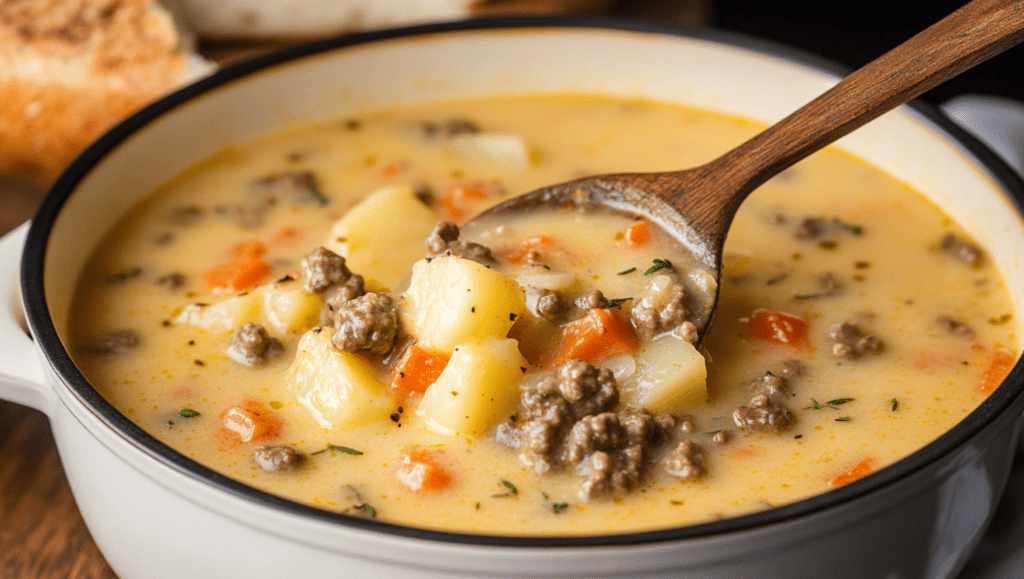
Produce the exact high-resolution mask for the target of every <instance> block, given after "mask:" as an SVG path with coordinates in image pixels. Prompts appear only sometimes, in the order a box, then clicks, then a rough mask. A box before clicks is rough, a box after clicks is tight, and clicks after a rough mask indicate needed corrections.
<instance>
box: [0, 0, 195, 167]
mask: <svg viewBox="0 0 1024 579" xmlns="http://www.w3.org/2000/svg"><path fill="white" fill-rule="evenodd" d="M190 42H191V39H190V37H189V36H188V35H187V34H185V33H183V32H182V30H181V29H180V28H179V27H178V26H177V23H176V22H175V21H174V19H173V17H172V16H171V14H170V13H169V12H168V11H166V10H165V9H164V8H162V7H161V6H159V5H158V4H156V2H155V0H3V1H0V95H2V98H0V173H2V174H4V175H5V176H8V177H11V178H14V179H17V180H20V181H25V182H28V183H31V184H34V185H36V186H38V187H47V186H48V185H49V184H50V183H52V181H53V180H54V179H55V178H56V177H57V175H59V174H60V172H61V171H62V170H63V169H64V168H65V167H66V166H67V164H68V163H69V162H70V161H71V160H72V159H73V158H74V157H75V155H77V154H78V153H79V152H80V151H81V150H82V149H84V148H85V147H86V146H87V145H88V144H89V143H90V142H92V141H93V140H94V139H96V138H97V137H98V136H99V135H100V134H101V133H103V132H104V131H105V130H107V129H108V128H109V127H111V126H112V125H113V124H115V123H116V122H117V121H119V120H121V119H123V118H124V117H126V116H127V115H129V114H130V113H132V112H134V111H135V110H137V109H139V108H141V107H142V106H143V105H145V104H146V103H148V102H150V101H151V100H153V99H155V98H157V97H159V96H161V95H163V94H165V93H167V92H168V91H170V90H171V89H172V88H174V87H176V86H178V85H180V84H183V83H185V82H187V81H189V80H192V79H194V78H197V77H198V76H201V75H203V74H206V73H208V72H210V71H211V70H212V68H213V65H212V64H210V63H209V62H207V61H205V60H204V59H202V58H201V57H199V56H198V55H197V54H195V53H194V52H193V51H192V49H191V45H190Z"/></svg>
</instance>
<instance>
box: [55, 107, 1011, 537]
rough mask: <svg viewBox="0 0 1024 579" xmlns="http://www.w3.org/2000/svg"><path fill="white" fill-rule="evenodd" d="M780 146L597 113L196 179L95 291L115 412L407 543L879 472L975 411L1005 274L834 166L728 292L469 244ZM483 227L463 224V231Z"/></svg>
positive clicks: (654, 119)
mask: <svg viewBox="0 0 1024 579" xmlns="http://www.w3.org/2000/svg"><path fill="white" fill-rule="evenodd" d="M757 130H759V127H758V126H755V125H754V124H752V123H749V122H745V121H742V120H737V119H732V118H725V117H721V116H717V115H714V114H709V113H706V112H699V111H695V110H690V109H686V108H680V107H676V106H668V105H663V104H657V103H651V102H646V101H628V102H626V101H617V100H605V99H598V98H589V97H580V96H561V97H509V98H494V99H484V100H479V101H465V102H461V101H460V102H450V103H436V104H425V105H416V106H408V107H404V108H396V109H394V110H386V111H379V112H373V113H366V114H362V115H359V116H356V117H351V118H344V119H338V120H336V121H333V122H329V123H323V124H318V125H316V126H302V127H295V128H293V129H290V130H287V131H283V132H280V133H277V134H274V135H270V136H267V137H266V138H263V139H260V140H258V141H254V142H251V143H245V144H242V145H239V146H238V147H237V148H233V149H230V150H226V151H223V152H222V153H220V154H218V155H216V156H214V157H212V158H210V159H208V160H206V161H204V162H202V163H200V164H198V165H197V166H195V167H193V168H191V169H190V170H188V171H186V172H185V173H184V174H182V175H180V176H179V177H178V178H176V179H175V180H173V181H172V182H170V183H168V184H166V185H165V186H164V187H162V188H160V189H159V190H158V191H156V192H154V193H153V194H152V195H150V196H149V197H147V199H146V200H145V201H144V202H143V203H141V204H140V205H139V206H138V207H136V208H134V209H132V210H131V211H130V212H129V213H128V214H127V215H126V216H125V217H124V218H123V219H122V220H121V221H120V222H119V224H118V225H117V227H115V228H114V229H113V230H112V231H111V232H110V233H109V235H107V237H106V238H105V240H104V241H103V243H102V244H101V245H100V247H98V248H97V249H96V250H95V253H94V255H93V257H92V260H91V262H90V263H89V265H88V267H87V269H86V273H85V275H84V276H83V277H82V279H81V280H80V282H79V284H78V289H77V293H76V297H75V302H74V315H73V316H72V317H73V327H72V328H71V336H72V338H73V344H72V348H71V350H72V353H73V356H74V358H75V361H76V363H77V364H78V365H79V366H80V368H81V369H82V371H83V373H84V374H85V375H86V376H87V377H88V378H89V380H90V381H91V382H92V383H93V384H94V385H95V386H96V388H97V389H98V390H99V391H100V392H101V393H102V394H103V396H105V397H106V398H107V399H108V400H109V401H110V402H111V403H112V404H113V405H114V406H115V407H116V408H118V409H119V410H120V411H121V412H123V413H124V414H125V415H126V416H128V417H129V418H130V419H131V420H133V421H135V422H136V423H137V424H138V425H139V426H141V427H142V428H144V429H145V430H146V431H148V432H150V433H152V434H153V435H154V436H156V437H157V438H158V439H160V440H161V441H163V442H165V443H167V444H168V445H169V446H171V447H172V448H174V449H176V450H178V451H180V452H181V453H183V454H184V455H186V456H188V457H190V458H193V459H195V460H196V461H198V462H200V463H202V464H205V465H207V466H209V467H210V468H212V469H214V470H216V471H218V472H221V473H224V474H225V475H227V476H230V477H233V478H235V479H237V480H240V481H242V482H244V483H246V484H249V485H252V486H253V487H256V488H260V489H264V490H267V491H269V492H272V493H276V494H279V495H281V496H284V497H287V498H290V499H292V500H295V501H298V502H301V503H306V504H310V505H315V506H317V507H320V508H323V509H327V510H331V511H338V512H344V513H347V514H350V515H352V516H361V517H373V518H376V519H378V520H382V521H388V522H393V523H397V524H402V525H409V526H414V527H424V528H432V529H442V530H451V531H457V532H468V533H483V534H493V535H567V534H575V535H579V534H607V533H622V532H630V531H641V530H652V529H660V528H667V527H676V526H682V525H691V524H696V523H702V522H708V521H712V520H717V519H721V518H725V517H733V516H737V515H742V514H748V513H752V512H756V511H761V510H764V509H769V508H772V507H774V506H778V505H784V504H787V503H791V502H793V501H797V500H800V499H804V498H807V497H810V496H813V495H816V494H819V493H822V492H825V491H828V490H830V489H833V488H836V487H838V486H841V485H844V484H847V483H849V482H851V481H853V480H856V479H857V478H860V477H863V476H865V475H867V474H870V473H872V472H874V471H877V470H879V469H881V468H884V467H886V466H887V465H890V464H892V463H893V462H895V461H897V460H899V459H900V458H902V457H905V456H907V455H908V454H910V453H912V452H913V451H915V450H917V449H919V448H921V447H922V446H923V445H925V444H927V443H929V442H931V441H933V440H935V439H936V438H937V437H938V436H940V435H941V434H943V433H944V432H946V431H947V430H949V429H950V428H951V427H952V426H953V425H954V424H956V423H957V422H958V421H959V420H961V419H962V418H963V417H964V416H965V415H966V414H968V413H969V412H971V410H973V409H974V408H975V407H976V406H977V405H978V404H979V403H980V402H981V401H982V400H983V399H984V398H985V396H986V395H987V394H988V393H989V392H991V390H992V389H993V388H995V386H996V385H998V383H999V382H1000V381H1001V379H1002V377H1003V376H1005V374H1006V373H1007V372H1008V370H1009V368H1010V366H1011V365H1012V363H1013V362H1014V361H1015V360H1016V357H1017V354H1018V352H1019V348H1020V346H1019V339H1018V336H1016V334H1015V332H1014V328H1015V327H1016V326H1015V322H1012V321H1011V320H1012V318H1013V316H1014V315H1015V312H1014V311H1013V310H1012V308H1011V305H1010V301H1009V299H1008V296H1007V291H1006V288H1005V285H1004V282H1003V280H1002V279H1001V278H1000V276H999V274H998V271H997V270H996V268H995V267H994V264H993V263H992V262H991V260H990V259H989V258H988V257H987V256H986V253H985V251H984V249H983V248H979V247H977V246H976V245H975V244H974V243H973V242H972V241H971V240H970V239H969V237H968V236H967V234H966V233H965V232H964V231H963V230H962V229H961V228H960V227H958V226H957V225H956V224H955V223H953V222H952V221H951V220H950V219H949V218H948V217H947V216H945V215H943V214H942V213H941V212H940V211H938V210H937V209H936V208H935V207H934V206H933V205H931V204H929V203H928V202H926V201H925V200H923V199H922V198H921V197H920V196H919V195H917V194H916V193H915V192H914V191H912V190H910V189H908V188H907V187H906V186H904V185H903V184H901V183H899V182H897V181H895V180H893V179H892V178H890V177H888V176H887V175H885V174H883V173H881V172H880V171H878V170H876V169H874V168H873V167H871V166H869V165H867V164H865V163H863V162H861V161H859V160H857V159H854V158H852V157H851V156H849V155H847V154H845V153H843V152H840V151H838V150H834V149H826V150H824V151H822V152H820V153H817V154H815V155H813V156H812V157H810V158H808V159H807V160H805V161H803V162H801V163H800V164H798V165H797V166H796V167H794V168H792V169H790V170H788V171H786V172H785V173H783V174H782V175H780V176H779V177H777V178H775V179H773V180H772V181H770V182H768V183H767V184H766V185H764V186H763V187H761V188H760V189H759V190H758V191H756V192H755V193H754V194H753V195H752V196H751V197H750V198H749V199H748V200H747V201H746V202H745V203H744V205H743V207H742V208H741V210H740V212H739V214H738V215H737V217H736V220H735V224H734V226H733V229H732V230H731V231H730V234H729V238H728V240H727V243H726V246H725V250H726V256H725V266H724V272H723V276H722V280H721V288H720V291H721V293H720V301H719V306H718V310H717V314H716V318H715V322H714V324H713V326H712V328H711V329H710V331H709V333H708V335H707V336H706V338H705V339H703V340H702V341H699V342H698V341H697V336H696V333H695V332H694V328H693V326H692V324H690V323H689V316H690V314H691V313H692V312H693V311H695V309H697V308H699V307H700V303H699V294H700V293H701V291H704V290H706V291H713V290H714V288H715V280H714V279H713V278H712V277H711V276H709V275H708V274H707V273H706V272H703V271H701V270H700V269H699V268H696V267H694V266H693V264H692V262H691V261H690V260H688V258H687V256H686V253H685V251H683V250H682V249H681V248H680V247H678V246H677V245H676V244H675V243H674V241H673V240H672V239H671V238H670V237H669V236H667V235H666V234H665V233H664V232H662V231H661V230H659V229H658V228H657V227H656V226H654V225H653V224H652V223H650V222H648V221H647V220H646V219H644V218H643V217H642V216H633V215H624V214H618V213H613V212H610V211H597V210H594V209H593V208H588V207H586V206H583V207H570V208H563V209H560V210H552V211H549V212H542V213H537V214H531V215H524V216H521V217H520V218H517V219H514V220H509V221H500V220H499V221H495V220H490V221H482V222H479V221H478V222H473V223H470V224H466V221H467V220H468V219H469V218H470V217H472V216H473V215H475V214H477V213H478V212H479V211H481V210H482V209H484V208H486V207H488V206H491V205H494V204H495V203H497V202H499V201H501V200H503V199H505V198H507V197H508V196H512V195H516V194H520V193H523V192H527V191H530V190H532V189H535V188H538V187H541V186H545V185H549V184H552V183H557V182H561V181H565V180H568V179H571V178H575V177H579V176H583V175H587V174H596V173H608V172H632V171H659V170H672V169H679V168H685V167H687V166H693V165H697V164H700V163H703V162H706V161H708V160H710V159H711V158H713V157H715V156H717V155H719V154H721V153H723V152H725V151H726V150H728V149H729V148H731V147H732V146H735V145H736V144H738V143H740V142H741V141H743V140H744V139H746V138H749V137H750V136H752V135H753V134H754V133H755V132H756V131H757ZM460 225H465V226H464V227H461V229H460V227H459V226H460Z"/></svg>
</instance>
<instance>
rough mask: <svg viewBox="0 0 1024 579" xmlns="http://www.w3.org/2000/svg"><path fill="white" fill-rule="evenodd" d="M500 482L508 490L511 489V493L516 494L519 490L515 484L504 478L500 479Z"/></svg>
mask: <svg viewBox="0 0 1024 579" xmlns="http://www.w3.org/2000/svg"><path fill="white" fill-rule="evenodd" d="M501 484H502V485H503V486H504V487H505V488H507V489H508V490H510V491H512V494H514V495H516V494H519V490H518V489H516V485H514V484H512V483H510V482H508V481H507V480H505V479H501Z"/></svg>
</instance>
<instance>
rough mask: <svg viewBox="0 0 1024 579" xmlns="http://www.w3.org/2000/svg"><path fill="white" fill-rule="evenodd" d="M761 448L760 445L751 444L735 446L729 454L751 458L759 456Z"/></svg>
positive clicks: (744, 458)
mask: <svg viewBox="0 0 1024 579" xmlns="http://www.w3.org/2000/svg"><path fill="white" fill-rule="evenodd" d="M761 450H762V449H761V447H759V446H754V445H753V444H751V445H748V446H737V447H736V448H734V449H732V452H731V454H732V455H733V456H734V457H736V458H738V459H742V460H751V459H755V458H757V457H759V456H761Z"/></svg>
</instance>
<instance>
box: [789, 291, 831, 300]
mask: <svg viewBox="0 0 1024 579" xmlns="http://www.w3.org/2000/svg"><path fill="white" fill-rule="evenodd" d="M834 295H836V292H818V293H813V294H797V295H795V296H793V299H795V300H812V299H814V298H827V297H829V296H834Z"/></svg>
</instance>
